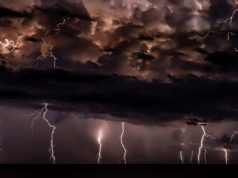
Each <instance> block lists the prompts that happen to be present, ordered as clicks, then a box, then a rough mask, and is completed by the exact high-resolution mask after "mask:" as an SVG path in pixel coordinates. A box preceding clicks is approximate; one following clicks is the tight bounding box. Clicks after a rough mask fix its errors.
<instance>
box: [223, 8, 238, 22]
mask: <svg viewBox="0 0 238 178" xmlns="http://www.w3.org/2000/svg"><path fill="white" fill-rule="evenodd" d="M237 12H238V9H235V10H234V11H233V12H232V15H231V16H230V17H229V18H228V19H226V20H225V21H224V23H227V22H230V25H232V22H233V19H234V16H235V15H236V13H237Z"/></svg>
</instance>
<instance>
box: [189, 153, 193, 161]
mask: <svg viewBox="0 0 238 178" xmlns="http://www.w3.org/2000/svg"><path fill="white" fill-rule="evenodd" d="M192 161H193V150H192V151H191V155H190V160H189V162H190V164H192Z"/></svg>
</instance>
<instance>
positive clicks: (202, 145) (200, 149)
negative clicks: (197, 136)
mask: <svg viewBox="0 0 238 178" xmlns="http://www.w3.org/2000/svg"><path fill="white" fill-rule="evenodd" d="M201 128H202V132H203V135H202V137H201V140H200V146H199V148H198V155H197V159H198V164H200V162H201V152H202V149H203V147H204V140H205V137H210V138H213V137H212V136H211V135H208V134H207V133H206V130H205V128H204V126H201ZM204 159H205V161H206V150H205V153H204Z"/></svg>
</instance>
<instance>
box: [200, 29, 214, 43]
mask: <svg viewBox="0 0 238 178" xmlns="http://www.w3.org/2000/svg"><path fill="white" fill-rule="evenodd" d="M213 33H217V32H216V31H209V32H207V34H206V35H204V36H202V37H200V38H199V39H198V40H200V41H202V40H205V39H207V38H208V37H209V36H210V35H211V34H213Z"/></svg>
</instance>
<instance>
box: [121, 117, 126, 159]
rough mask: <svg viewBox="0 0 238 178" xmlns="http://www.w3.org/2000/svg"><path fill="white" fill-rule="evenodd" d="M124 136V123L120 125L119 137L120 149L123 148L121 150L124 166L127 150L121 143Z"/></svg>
mask: <svg viewBox="0 0 238 178" xmlns="http://www.w3.org/2000/svg"><path fill="white" fill-rule="evenodd" d="M124 135H125V123H124V122H122V123H121V136H120V141H121V146H122V148H123V150H124V154H123V160H124V163H125V164H126V156H127V150H126V147H125V145H124V143H123V137H124Z"/></svg>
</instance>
